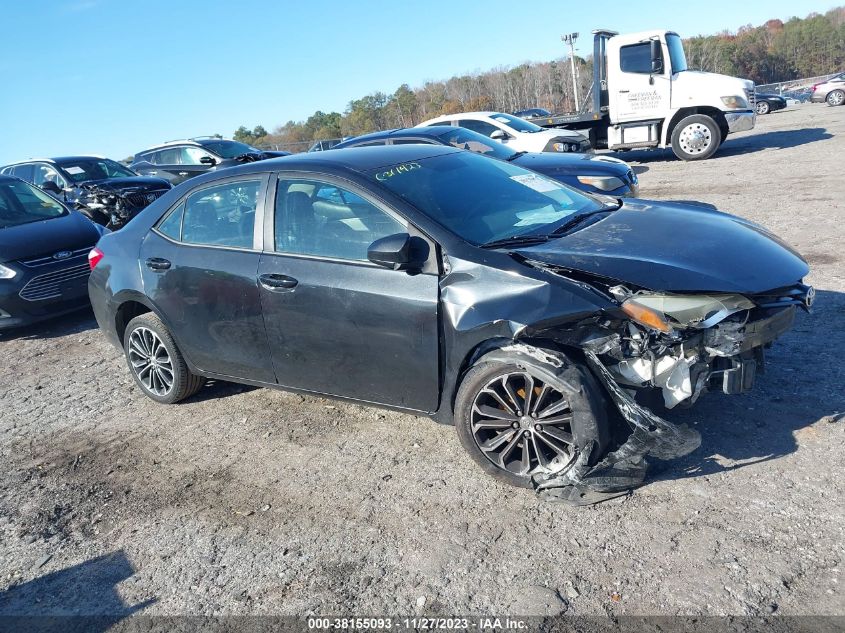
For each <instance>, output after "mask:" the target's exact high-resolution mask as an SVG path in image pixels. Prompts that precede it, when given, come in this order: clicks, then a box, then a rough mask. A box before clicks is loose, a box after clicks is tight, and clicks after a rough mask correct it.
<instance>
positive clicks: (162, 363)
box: [123, 312, 205, 404]
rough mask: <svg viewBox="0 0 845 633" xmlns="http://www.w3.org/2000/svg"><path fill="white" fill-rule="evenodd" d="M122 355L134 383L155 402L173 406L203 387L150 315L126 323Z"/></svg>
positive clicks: (201, 379)
mask: <svg viewBox="0 0 845 633" xmlns="http://www.w3.org/2000/svg"><path fill="white" fill-rule="evenodd" d="M123 351H124V353H125V355H126V363H127V364H128V365H129V372H130V373H131V374H132V378H134V379H135V383H136V384H137V385H138V386H139V387H140V388H141V391H143V392H144V394H145V395H146V396H148V397H149V398H151V399H152V400H155V401H156V402H159V403H161V404H174V403H176V402H179V401H180V400H184V399H185V398H188V397H190V396H192V395H194V394H195V393H196V392H197V391H199V390H200V389H201V388H202V386H203V385H204V384H205V378H203V377H202V376H197V375H196V374H193V373H191V370H189V369H188V365H187V363H185V358H184V357H183V356H182V353H181V352H180V351H179V348H178V347H177V346H176V342H175V341H174V340H173V337H172V336H171V334H170V332H169V331H168V329H167V328H166V327H165V325H164V323H162V321H161V319H160V318H159V317H158V315H156V314H154V313H152V312H147V313H145V314H141V315H139V316H136V317H135V318H134V319H132V320H131V321H129V323H128V324H127V326H126V333H125V334H124V336H123Z"/></svg>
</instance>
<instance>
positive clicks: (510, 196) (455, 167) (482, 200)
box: [368, 152, 601, 246]
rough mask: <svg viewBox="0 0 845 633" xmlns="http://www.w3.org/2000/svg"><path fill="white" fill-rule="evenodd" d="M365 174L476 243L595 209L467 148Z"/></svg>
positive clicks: (531, 231)
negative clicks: (467, 150) (466, 150)
mask: <svg viewBox="0 0 845 633" xmlns="http://www.w3.org/2000/svg"><path fill="white" fill-rule="evenodd" d="M368 176H369V177H370V178H372V179H373V180H375V181H377V182H378V183H379V184H381V185H382V186H384V187H386V188H387V189H389V190H390V191H391V192H393V193H394V194H396V195H398V196H401V197H402V198H404V199H405V200H407V201H408V202H410V203H411V204H413V205H414V206H415V207H417V208H418V209H419V210H420V211H422V212H423V213H425V214H426V215H427V216H429V217H430V218H432V219H433V220H435V221H436V222H438V223H439V224H441V225H442V226H444V227H446V228H447V229H449V230H450V231H451V232H452V233H454V234H456V235H458V236H459V237H461V238H463V239H464V240H466V241H468V242H470V243H471V244H475V245H476V246H479V245H483V244H486V243H488V242H493V241H497V240H501V239H505V238H508V237H512V236H515V235H543V234H545V233H547V232H549V231H551V230H553V229H554V228H555V226H557V225H560V224H561V223H562V222H566V220H567V219H568V218H570V217H571V216H573V215H574V214H577V213H581V212H588V211H596V210H599V209H601V205H600V204H599V203H598V202H597V201H595V200H594V199H592V198H588V197H587V196H585V195H583V194H581V193H579V192H578V191H575V190H574V189H570V188H569V187H567V186H566V185H562V184H560V183H558V182H555V181H554V180H549V179H548V178H545V177H544V176H541V175H540V174H536V173H534V172H532V171H528V170H526V169H522V168H521V167H517V166H516V165H513V164H512V163H506V162H502V161H499V160H491V159H489V158H486V157H484V156H481V155H479V154H474V153H472V152H454V153H450V154H445V155H440V156H434V157H430V158H421V159H419V160H416V161H411V162H406V163H401V164H398V165H393V166H387V167H380V168H378V169H375V170H371V171H370V172H369V173H368Z"/></svg>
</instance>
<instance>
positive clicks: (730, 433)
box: [645, 290, 845, 485]
mask: <svg viewBox="0 0 845 633" xmlns="http://www.w3.org/2000/svg"><path fill="white" fill-rule="evenodd" d="M843 348H845V293H841V292H832V291H827V290H820V291H818V294H817V299H816V304H815V306H814V308H813V313H812V314H809V315H807V314H802V313H799V314H798V315H797V318H796V322H795V325H794V327H793V330H792V331H791V333H789V334H787V336H786V337H784V340H783V341H781V342H776V343H775V347H774V348H773V349H772V350H770V351H769V353H768V356H767V365H768V366H767V367H766V372H765V373H764V374H763V375H761V376H758V378H757V384H755V386H754V390H753V391H752V392H751V393H749V394H746V395H743V396H726V395H723V394H705V395H704V396H703V397H702V398H701V400H699V401H698V402H697V403H696V405H695V406H694V407H693V408H691V409H686V410H673V411H668V412H666V411H664V412H663V415H664V417H666V418H667V419H669V420H671V421H673V422H687V423H688V424H690V425H693V424H696V426H695V428H697V429H698V430H699V431H700V432H701V435H702V442H701V446H700V447H699V448H698V450H696V451H695V452H693V453H692V454H690V455H688V456H686V457H682V458H680V459H676V460H672V461H666V462H661V461H658V460H651V459H650V460H649V462H650V464H651V469H650V470H649V476H648V477H647V478H646V482H645V484H646V485H648V484H649V483H651V482H653V481H661V480H664V481H665V480H672V479H684V478H687V477H701V476H707V475H713V474H716V473H722V472H727V471H731V470H736V469H738V468H742V467H744V466H749V465H752V464H757V463H761V462H766V461H770V460H775V459H778V458H780V457H783V456H785V455H789V454H790V453H794V452H795V451H796V450H798V442H797V441H796V434H798V435H801V434H802V429H806V428H807V427H809V426H810V425H812V424H814V423H816V422H818V421H819V420H821V419H822V418H825V417H827V419H828V420H830V421H831V422H835V423H840V424H841V423H842V422H841V421H842V419H843V412H845V394H843V391H842V385H843V384H845V368H843V366H842V363H841V360H840V356H841V354H842V350H843ZM806 432H807V431H804V433H806ZM810 433H811V434H812V431H811V430H810ZM720 462H721V463H720Z"/></svg>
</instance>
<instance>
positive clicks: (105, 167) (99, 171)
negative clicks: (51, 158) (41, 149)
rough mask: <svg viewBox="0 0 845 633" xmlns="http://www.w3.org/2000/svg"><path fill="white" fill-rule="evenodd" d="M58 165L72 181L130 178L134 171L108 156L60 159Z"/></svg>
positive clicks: (133, 175) (134, 174)
mask: <svg viewBox="0 0 845 633" xmlns="http://www.w3.org/2000/svg"><path fill="white" fill-rule="evenodd" d="M59 167H61V168H62V170H64V171H65V172H67V175H68V177H69V178H70V180H71V181H72V182H83V181H85V180H106V179H107V178H127V177H129V178H132V177H135V176H137V175H138V174H136V173H135V172H134V171H132V170H131V169H129V168H127V167H124V166H123V165H121V164H120V163H117V162H115V161H113V160H109V159H108V158H80V159H77V160H68V161H62V162H61V163H59Z"/></svg>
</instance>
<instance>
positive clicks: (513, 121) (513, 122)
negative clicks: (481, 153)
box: [490, 112, 543, 132]
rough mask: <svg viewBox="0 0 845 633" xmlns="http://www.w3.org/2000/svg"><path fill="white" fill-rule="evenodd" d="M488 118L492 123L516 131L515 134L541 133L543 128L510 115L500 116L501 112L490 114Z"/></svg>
mask: <svg viewBox="0 0 845 633" xmlns="http://www.w3.org/2000/svg"><path fill="white" fill-rule="evenodd" d="M490 118H491V119H493V120H494V121H498V122H499V123H504V124H505V125H507V126H508V127H510V128H512V129H514V130H516V131H517V132H542V131H543V128H541V127H540V126H539V125H536V124H534V123H531V121H526V120H525V119H520V118H519V117H516V116H513V115H510V114H502V113H501V112H499V113H497V114H491V115H490Z"/></svg>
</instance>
